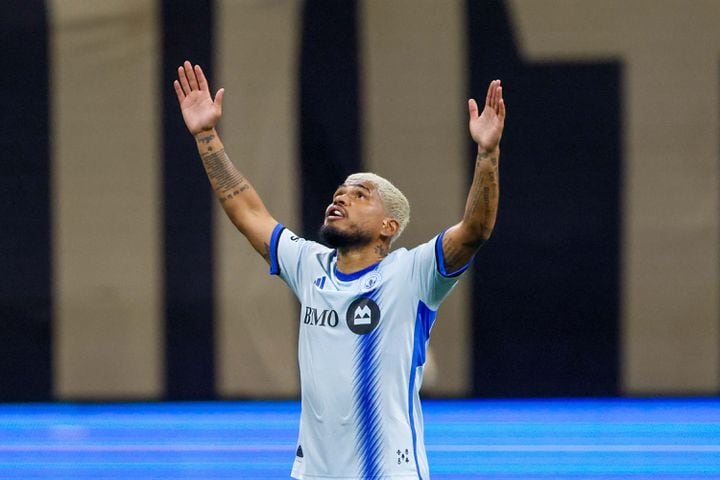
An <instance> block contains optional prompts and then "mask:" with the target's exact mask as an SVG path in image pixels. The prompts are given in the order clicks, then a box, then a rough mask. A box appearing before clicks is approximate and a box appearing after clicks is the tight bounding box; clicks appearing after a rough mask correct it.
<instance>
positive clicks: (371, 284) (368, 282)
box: [360, 272, 381, 292]
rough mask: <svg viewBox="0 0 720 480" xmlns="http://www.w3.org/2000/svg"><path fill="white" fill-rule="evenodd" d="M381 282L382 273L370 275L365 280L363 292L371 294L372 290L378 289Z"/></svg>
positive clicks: (361, 287) (362, 286) (362, 287)
mask: <svg viewBox="0 0 720 480" xmlns="http://www.w3.org/2000/svg"><path fill="white" fill-rule="evenodd" d="M380 280H381V277H380V272H372V273H369V274H367V275H366V276H365V278H364V279H363V281H362V285H361V286H360V289H361V290H362V291H363V292H369V291H370V290H373V289H374V288H377V286H378V285H379V284H380Z"/></svg>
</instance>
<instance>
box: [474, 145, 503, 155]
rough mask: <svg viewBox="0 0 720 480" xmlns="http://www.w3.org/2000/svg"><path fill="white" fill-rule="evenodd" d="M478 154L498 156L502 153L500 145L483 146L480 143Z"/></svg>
mask: <svg viewBox="0 0 720 480" xmlns="http://www.w3.org/2000/svg"><path fill="white" fill-rule="evenodd" d="M477 154H478V157H480V158H485V157H497V156H499V155H500V145H496V146H495V147H494V148H483V147H481V146H480V145H478V149H477Z"/></svg>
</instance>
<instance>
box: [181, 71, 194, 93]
mask: <svg viewBox="0 0 720 480" xmlns="http://www.w3.org/2000/svg"><path fill="white" fill-rule="evenodd" d="M178 79H179V80H180V86H181V87H182V91H183V93H184V94H185V95H190V92H191V91H192V90H191V89H190V84H189V83H188V79H187V76H185V69H184V68H183V67H178Z"/></svg>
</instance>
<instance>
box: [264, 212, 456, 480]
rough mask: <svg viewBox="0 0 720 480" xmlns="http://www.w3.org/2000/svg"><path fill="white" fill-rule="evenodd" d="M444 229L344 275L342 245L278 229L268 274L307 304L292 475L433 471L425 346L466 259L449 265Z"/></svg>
mask: <svg viewBox="0 0 720 480" xmlns="http://www.w3.org/2000/svg"><path fill="white" fill-rule="evenodd" d="M443 233H444V232H443ZM443 233H441V234H439V235H437V236H436V237H435V238H433V239H432V240H430V241H429V242H427V243H425V244H422V245H420V246H418V247H416V248H413V249H411V250H407V249H404V248H401V249H397V250H395V251H393V252H392V253H390V254H389V255H388V256H387V257H385V258H384V259H383V260H382V261H380V262H378V263H376V264H375V265H371V266H370V267H367V268H365V269H363V270H361V271H359V272H355V273H351V274H345V273H343V272H341V271H339V270H338V269H337V251H336V250H334V249H330V248H327V247H325V246H324V245H321V244H319V243H316V242H313V241H308V240H305V239H303V238H300V237H299V236H297V235H295V234H294V233H293V232H291V231H289V230H288V229H286V228H284V227H283V226H282V225H281V224H278V225H277V226H276V227H275V229H274V231H273V233H272V236H271V240H270V273H271V274H275V275H279V276H280V277H281V278H282V279H283V280H284V281H285V283H287V285H288V286H289V287H290V288H291V289H292V291H293V292H294V293H295V295H296V296H297V298H298V299H299V301H300V304H301V307H300V322H299V336H298V362H299V366H300V388H301V414H300V429H299V435H298V445H297V450H296V456H295V461H294V464H293V468H292V474H291V475H292V477H293V478H297V479H328V478H342V479H380V478H397V479H423V480H427V479H428V478H429V469H428V462H427V456H426V452H425V445H424V441H423V418H422V411H421V407H420V396H419V392H420V385H421V383H422V375H423V366H424V364H425V352H426V347H427V343H428V340H429V336H430V330H431V329H432V326H433V323H434V321H435V318H436V311H437V309H438V307H439V305H440V303H441V302H442V301H443V299H445V297H446V296H447V295H448V294H449V293H450V291H451V290H452V289H453V288H454V286H455V284H456V283H457V281H458V278H459V277H460V275H461V274H462V273H463V272H464V271H465V270H466V269H467V267H468V266H469V264H468V265H466V266H464V267H463V268H461V269H460V270H458V271H456V272H447V271H446V269H445V262H444V257H443V251H442V236H443Z"/></svg>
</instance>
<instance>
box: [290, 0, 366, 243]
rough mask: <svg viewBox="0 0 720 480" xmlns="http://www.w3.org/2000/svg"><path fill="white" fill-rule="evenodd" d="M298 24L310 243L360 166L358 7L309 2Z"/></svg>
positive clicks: (318, 0) (305, 209) (347, 3)
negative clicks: (336, 193)
mask: <svg viewBox="0 0 720 480" xmlns="http://www.w3.org/2000/svg"><path fill="white" fill-rule="evenodd" d="M302 21H303V25H302V39H301V63H300V161H301V166H300V171H301V175H302V178H301V182H300V183H301V188H302V201H303V206H302V228H303V234H304V235H306V236H308V237H311V238H313V237H315V236H316V234H317V230H318V228H319V227H320V225H321V223H322V221H323V215H324V212H325V207H326V206H327V205H328V204H329V203H330V199H331V197H332V193H333V191H334V190H335V188H336V187H337V186H338V185H339V184H340V183H342V181H343V180H344V179H345V177H346V176H347V175H348V174H350V173H353V172H356V171H359V170H360V165H361V163H362V162H361V158H362V156H361V155H362V152H361V151H360V148H361V137H362V136H361V134H360V112H359V100H358V99H359V90H360V85H359V73H358V45H357V30H358V26H357V2H356V1H354V0H353V1H344V2H338V1H336V0H308V1H307V2H306V3H305V5H304V8H303V15H302Z"/></svg>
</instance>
